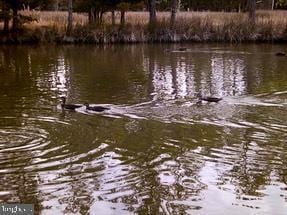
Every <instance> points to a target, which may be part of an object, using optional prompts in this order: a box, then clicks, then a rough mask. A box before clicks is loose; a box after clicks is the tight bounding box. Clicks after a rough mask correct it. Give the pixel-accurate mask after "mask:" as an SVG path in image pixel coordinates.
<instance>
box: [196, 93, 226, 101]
mask: <svg viewBox="0 0 287 215" xmlns="http://www.w3.org/2000/svg"><path fill="white" fill-rule="evenodd" d="M198 99H199V101H198V103H201V102H202V101H206V102H215V103H217V102H219V101H221V100H222V98H219V97H211V96H202V95H199V96H198Z"/></svg>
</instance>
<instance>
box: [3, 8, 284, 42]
mask: <svg viewBox="0 0 287 215" xmlns="http://www.w3.org/2000/svg"><path fill="white" fill-rule="evenodd" d="M22 13H23V14H25V15H30V16H33V17H35V19H36V20H38V21H33V22H31V23H28V24H25V25H24V26H23V27H22V29H21V30H19V31H18V32H14V33H13V32H10V33H8V34H6V35H5V34H4V33H3V32H0V44H136V43H214V42H216V43H232V44H240V43H287V11H276V12H273V11H258V12H257V14H256V22H255V23H251V22H250V21H249V19H248V16H247V14H245V13H225V12H180V13H179V14H178V16H177V19H176V22H175V24H174V27H173V28H172V29H171V27H170V22H169V13H165V12H159V13H158V21H157V24H156V25H155V26H153V28H152V29H151V28H150V26H149V25H148V14H147V13H144V12H127V14H126V24H125V25H124V26H121V25H120V24H119V17H117V19H116V24H115V25H112V24H111V22H110V19H111V17H110V15H109V14H107V15H106V16H105V17H104V22H103V23H102V24H101V25H98V26H95V25H89V24H88V23H87V16H86V15H85V14H77V13H75V20H74V26H73V31H72V33H71V36H67V35H66V29H67V28H66V26H67V14H66V13H64V12H34V13H33V12H25V11H24V12H22Z"/></svg>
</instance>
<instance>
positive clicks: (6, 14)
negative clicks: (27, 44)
mask: <svg viewBox="0 0 287 215" xmlns="http://www.w3.org/2000/svg"><path fill="white" fill-rule="evenodd" d="M3 11H4V12H5V18H4V27H3V30H4V32H8V31H9V21H10V14H9V8H7V6H6V5H5V4H4V5H3Z"/></svg>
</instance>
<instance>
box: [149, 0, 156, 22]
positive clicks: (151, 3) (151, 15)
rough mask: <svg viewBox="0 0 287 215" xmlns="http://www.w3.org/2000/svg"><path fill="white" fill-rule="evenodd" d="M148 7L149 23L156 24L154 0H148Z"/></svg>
mask: <svg viewBox="0 0 287 215" xmlns="http://www.w3.org/2000/svg"><path fill="white" fill-rule="evenodd" d="M148 8H149V24H150V26H154V25H155V24H156V4H155V0H148Z"/></svg>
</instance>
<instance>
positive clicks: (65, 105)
mask: <svg viewBox="0 0 287 215" xmlns="http://www.w3.org/2000/svg"><path fill="white" fill-rule="evenodd" d="M61 100H62V103H61V107H62V109H67V110H75V109H77V108H80V107H82V105H75V104H66V97H64V96H62V97H61Z"/></svg>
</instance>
